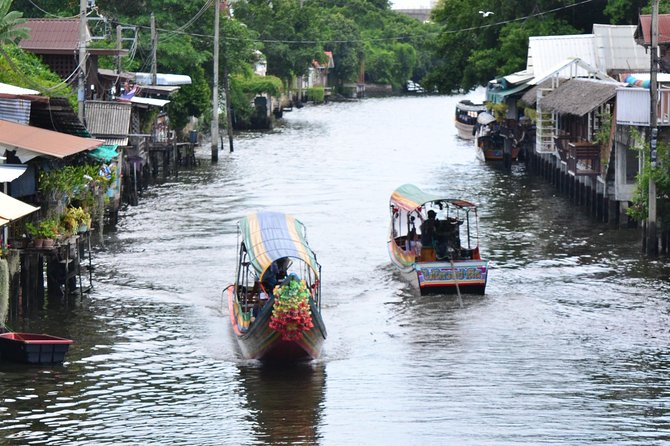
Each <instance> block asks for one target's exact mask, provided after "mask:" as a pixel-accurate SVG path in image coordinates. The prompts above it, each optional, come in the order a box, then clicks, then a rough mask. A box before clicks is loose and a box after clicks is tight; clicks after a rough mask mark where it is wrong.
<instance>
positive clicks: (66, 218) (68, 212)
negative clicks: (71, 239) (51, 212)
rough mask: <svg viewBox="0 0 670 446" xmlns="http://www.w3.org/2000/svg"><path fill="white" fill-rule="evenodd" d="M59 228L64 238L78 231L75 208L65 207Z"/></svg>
mask: <svg viewBox="0 0 670 446" xmlns="http://www.w3.org/2000/svg"><path fill="white" fill-rule="evenodd" d="M60 224H61V228H62V229H63V234H64V235H66V236H73V235H75V234H76V233H77V231H78V230H79V220H78V218H77V213H76V211H75V208H73V207H67V208H65V212H63V215H61V218H60Z"/></svg>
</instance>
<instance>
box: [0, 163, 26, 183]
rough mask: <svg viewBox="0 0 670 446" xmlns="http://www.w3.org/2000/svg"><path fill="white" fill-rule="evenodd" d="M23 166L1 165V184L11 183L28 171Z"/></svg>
mask: <svg viewBox="0 0 670 446" xmlns="http://www.w3.org/2000/svg"><path fill="white" fill-rule="evenodd" d="M27 168H28V166H24V165H23V164H0V183H11V182H12V181H14V180H15V179H17V178H18V177H20V176H21V175H23V172H25V171H26V169H27Z"/></svg>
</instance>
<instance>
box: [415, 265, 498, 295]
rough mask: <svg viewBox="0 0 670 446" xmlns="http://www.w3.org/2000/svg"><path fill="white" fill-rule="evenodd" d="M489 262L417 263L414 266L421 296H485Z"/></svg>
mask: <svg viewBox="0 0 670 446" xmlns="http://www.w3.org/2000/svg"><path fill="white" fill-rule="evenodd" d="M488 263H489V262H488V260H455V261H454V262H453V263H452V262H417V263H416V264H415V266H414V269H415V271H416V278H417V282H418V284H419V290H420V292H421V295H425V294H456V293H458V292H459V291H460V292H461V293H465V294H484V293H485V291H486V279H487V276H488Z"/></svg>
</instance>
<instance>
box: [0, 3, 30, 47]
mask: <svg viewBox="0 0 670 446" xmlns="http://www.w3.org/2000/svg"><path fill="white" fill-rule="evenodd" d="M11 6H12V0H0V44H2V45H5V44H8V43H16V41H17V40H20V39H25V38H27V37H28V36H29V34H28V28H25V27H21V26H20V25H22V24H24V23H25V22H26V20H25V19H23V18H22V17H23V13H22V12H18V11H10V10H9V8H10V7H11Z"/></svg>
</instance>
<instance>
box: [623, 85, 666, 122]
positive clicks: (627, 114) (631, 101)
mask: <svg viewBox="0 0 670 446" xmlns="http://www.w3.org/2000/svg"><path fill="white" fill-rule="evenodd" d="M616 93H617V94H616V123H617V124H619V125H640V126H648V125H649V124H650V123H651V119H650V116H651V106H650V104H651V94H650V93H649V89H647V88H632V87H631V88H619V89H617V92H616ZM656 116H657V125H659V126H667V125H670V90H669V89H666V88H664V87H660V88H659V89H658V107H657V110H656Z"/></svg>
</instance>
